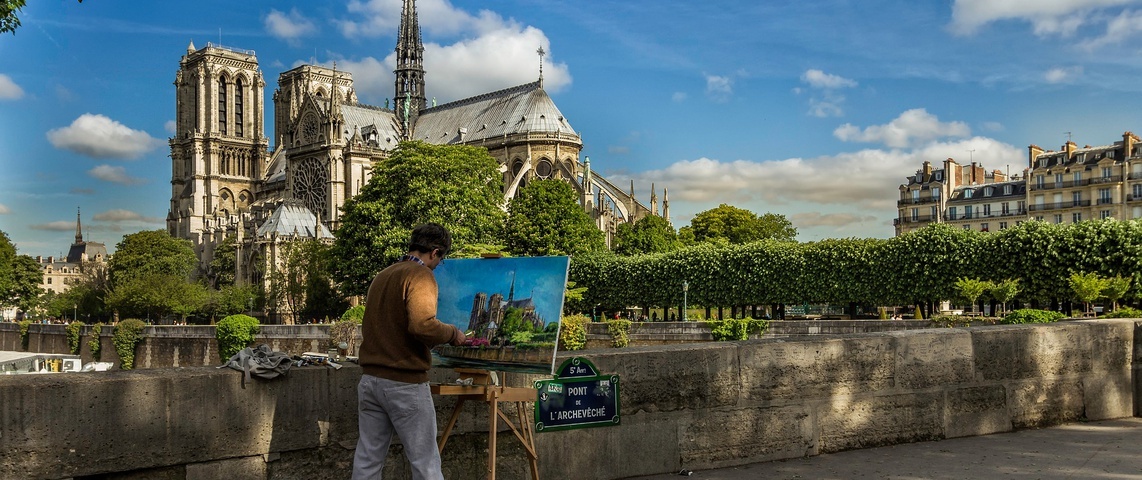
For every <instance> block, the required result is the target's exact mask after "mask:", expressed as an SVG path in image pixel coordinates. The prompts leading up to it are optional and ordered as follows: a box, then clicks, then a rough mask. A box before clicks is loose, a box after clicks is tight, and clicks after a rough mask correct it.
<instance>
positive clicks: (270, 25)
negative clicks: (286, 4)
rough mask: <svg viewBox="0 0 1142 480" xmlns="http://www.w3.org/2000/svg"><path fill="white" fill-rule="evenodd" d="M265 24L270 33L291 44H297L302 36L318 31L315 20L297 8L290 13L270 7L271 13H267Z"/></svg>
mask: <svg viewBox="0 0 1142 480" xmlns="http://www.w3.org/2000/svg"><path fill="white" fill-rule="evenodd" d="M265 25H266V31H267V32H269V34H270V35H273V36H275V37H277V38H280V39H282V40H285V41H286V42H288V43H289V44H290V45H297V42H298V40H299V39H301V37H304V36H307V35H311V34H313V33H315V32H317V27H316V26H315V25H314V24H313V22H312V21H311V20H309V19H308V18H305V17H304V16H302V15H301V13H300V12H298V11H297V9H296V8H294V9H291V10H290V12H289V13H288V14H285V13H282V12H279V11H278V10H276V9H270V13H269V14H268V15H266V19H265Z"/></svg>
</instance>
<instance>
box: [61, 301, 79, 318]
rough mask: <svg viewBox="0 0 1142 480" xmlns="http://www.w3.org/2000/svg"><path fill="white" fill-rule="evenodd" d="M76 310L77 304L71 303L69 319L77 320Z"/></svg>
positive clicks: (77, 308)
mask: <svg viewBox="0 0 1142 480" xmlns="http://www.w3.org/2000/svg"><path fill="white" fill-rule="evenodd" d="M64 308H67V307H64ZM78 311H79V304H72V305H71V321H73V322H74V321H76V320H78V318H76V317H77V312H78Z"/></svg>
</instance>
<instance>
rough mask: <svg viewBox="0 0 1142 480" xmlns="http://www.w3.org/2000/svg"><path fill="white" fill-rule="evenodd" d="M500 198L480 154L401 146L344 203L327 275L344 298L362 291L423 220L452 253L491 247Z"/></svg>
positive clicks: (493, 170) (494, 170)
mask: <svg viewBox="0 0 1142 480" xmlns="http://www.w3.org/2000/svg"><path fill="white" fill-rule="evenodd" d="M503 197H504V194H503V176H502V174H501V173H500V171H499V164H498V162H496V160H495V159H494V158H492V157H491V155H489V154H488V151H487V150H485V149H483V148H480V147H470V146H463V145H432V144H428V143H424V142H419V141H414V142H402V143H401V144H400V145H398V146H397V148H396V149H394V150H393V151H392V154H391V155H390V156H389V158H387V159H385V160H382V161H380V162H378V163H377V164H376V165H375V166H374V167H373V175H372V177H371V178H370V179H369V183H367V184H366V185H365V186H364V187H362V188H361V191H360V192H359V193H358V194H357V195H356V196H354V197H353V198H350V199H349V200H346V201H345V205H344V206H343V207H342V212H343V213H342V217H341V226H340V227H338V229H337V232H336V240H335V241H334V243H333V251H332V273H333V278H334V280H336V281H337V282H338V283H339V284H340V286H341V290H342V292H343V293H345V294H346V295H360V294H363V293H365V291H366V290H367V289H368V287H369V282H370V281H371V280H372V278H373V276H374V275H376V273H377V272H379V271H380V270H381V269H383V268H384V267H386V266H388V265H389V264H390V263H392V262H393V261H394V260H396V258H397V257H399V256H400V255H401V254H402V253H404V252H405V248H406V246H407V242H408V236H409V234H410V232H411V231H412V229H413V228H414V227H416V226H417V225H420V224H423V223H428V222H436V223H439V224H441V225H444V226H446V227H447V228H448V229H449V230H450V231H451V232H452V239H453V250H456V249H458V248H463V247H464V246H465V245H468V244H495V243H499V241H500V238H501V236H502V229H503V222H504V216H505V214H504V211H503V208H502V205H503Z"/></svg>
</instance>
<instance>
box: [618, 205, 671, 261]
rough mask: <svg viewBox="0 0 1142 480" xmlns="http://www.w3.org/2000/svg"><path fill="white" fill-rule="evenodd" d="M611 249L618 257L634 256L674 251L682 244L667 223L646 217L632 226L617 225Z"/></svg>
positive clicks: (649, 216)
mask: <svg viewBox="0 0 1142 480" xmlns="http://www.w3.org/2000/svg"><path fill="white" fill-rule="evenodd" d="M611 247H612V250H613V251H614V252H615V253H616V254H618V255H635V254H639V253H662V252H670V251H674V250H677V249H679V248H682V242H681V241H680V240H678V234H677V233H675V232H674V226H673V225H671V224H670V222H669V221H667V220H666V219H665V218H662V217H660V216H657V215H647V216H645V217H643V218H641V219H639V220H638V221H637V222H634V224H633V225H632V224H629V223H622V224H619V226H618V228H617V230H616V231H615V236H614V239H613V240H612V241H611Z"/></svg>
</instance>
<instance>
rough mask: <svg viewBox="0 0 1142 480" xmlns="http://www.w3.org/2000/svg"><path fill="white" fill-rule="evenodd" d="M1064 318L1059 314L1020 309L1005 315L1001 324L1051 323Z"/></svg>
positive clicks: (1064, 316)
mask: <svg viewBox="0 0 1142 480" xmlns="http://www.w3.org/2000/svg"><path fill="white" fill-rule="evenodd" d="M1066 317H1067V316H1066V315H1063V314H1061V313H1059V312H1052V311H1049V310H1036V309H1033V308H1022V309H1019V310H1016V311H1014V312H1011V313H1009V314H1007V316H1006V317H1003V322H1002V323H1051V322H1057V321H1059V320H1062V319H1064V318H1066Z"/></svg>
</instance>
